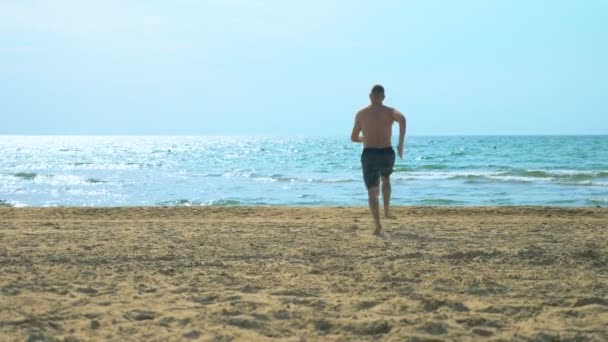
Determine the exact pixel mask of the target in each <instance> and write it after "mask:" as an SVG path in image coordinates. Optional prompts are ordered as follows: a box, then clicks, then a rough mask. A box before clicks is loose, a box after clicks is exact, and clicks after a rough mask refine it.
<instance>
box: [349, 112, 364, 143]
mask: <svg viewBox="0 0 608 342" xmlns="http://www.w3.org/2000/svg"><path fill="white" fill-rule="evenodd" d="M360 133H361V124H360V123H359V113H357V115H356V116H355V126H354V127H353V132H352V133H351V134H350V140H351V141H352V142H355V143H362V142H363V137H362V136H360V135H359V134H360Z"/></svg>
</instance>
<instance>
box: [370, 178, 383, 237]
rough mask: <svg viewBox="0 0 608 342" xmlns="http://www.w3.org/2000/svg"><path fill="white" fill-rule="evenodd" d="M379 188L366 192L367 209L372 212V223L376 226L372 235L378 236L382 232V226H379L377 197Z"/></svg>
mask: <svg viewBox="0 0 608 342" xmlns="http://www.w3.org/2000/svg"><path fill="white" fill-rule="evenodd" d="M379 190H380V189H379V187H378V186H375V187H372V188H369V189H368V190H367V196H368V199H369V209H370V210H371V211H372V216H373V217H374V223H375V224H376V230H374V235H380V234H381V232H382V225H380V208H379V207H380V204H379V203H378V196H379V195H380V193H379V192H380V191H379Z"/></svg>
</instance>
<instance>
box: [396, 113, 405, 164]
mask: <svg viewBox="0 0 608 342" xmlns="http://www.w3.org/2000/svg"><path fill="white" fill-rule="evenodd" d="M393 120H395V121H397V122H398V123H399V145H398V146H397V153H399V158H401V159H403V141H404V140H405V129H406V121H405V116H403V114H401V113H400V112H399V111H398V110H396V109H393Z"/></svg>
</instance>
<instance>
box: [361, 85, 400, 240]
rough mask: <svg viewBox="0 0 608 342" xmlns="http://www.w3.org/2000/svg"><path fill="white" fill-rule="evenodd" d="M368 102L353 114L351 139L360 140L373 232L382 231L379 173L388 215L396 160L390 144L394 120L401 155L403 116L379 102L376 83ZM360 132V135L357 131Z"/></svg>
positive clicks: (381, 90)
mask: <svg viewBox="0 0 608 342" xmlns="http://www.w3.org/2000/svg"><path fill="white" fill-rule="evenodd" d="M369 99H370V100H371V102H372V103H371V105H369V106H367V107H365V108H363V109H362V110H360V111H359V112H358V113H357V115H356V116H355V127H353V132H352V134H351V136H350V139H351V140H352V141H353V142H356V143H363V146H364V149H363V153H362V154H361V166H362V168H363V180H364V181H365V186H366V187H367V195H368V197H369V208H370V209H371V211H372V216H373V217H374V223H375V224H376V230H374V235H376V236H381V235H382V225H381V224H380V213H379V211H380V209H379V208H378V207H379V204H378V196H379V185H380V177H382V199H383V201H384V217H386V218H391V215H390V212H389V205H390V200H391V181H390V178H389V177H390V175H391V173H392V172H393V165H394V164H395V151H394V150H393V147H392V146H391V134H392V128H393V123H394V122H395V121H397V122H398V123H399V145H398V146H397V153H398V154H399V158H401V159H403V139H404V138H405V117H404V116H403V114H401V113H400V112H399V111H398V110H396V109H394V108H391V107H387V106H385V105H383V104H382V101H384V87H382V86H381V85H375V86H374V87H373V88H372V91H371V93H370V94H369ZM361 132H363V135H360V133H361Z"/></svg>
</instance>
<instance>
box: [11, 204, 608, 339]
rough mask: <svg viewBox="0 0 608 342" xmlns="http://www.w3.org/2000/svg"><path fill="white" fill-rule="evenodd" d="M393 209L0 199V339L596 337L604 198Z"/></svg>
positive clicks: (607, 218)
mask: <svg viewBox="0 0 608 342" xmlns="http://www.w3.org/2000/svg"><path fill="white" fill-rule="evenodd" d="M394 214H395V215H396V216H397V219H395V220H390V221H384V224H385V229H386V232H387V233H388V236H387V237H386V238H376V237H374V236H372V235H371V217H370V215H369V212H368V209H367V208H340V207H338V208H276V207H251V208H250V207H231V208H226V207H177V208H176V207H172V208H168V207H130V208H0V270H1V272H0V340H2V341H13V340H14V341H38V340H42V341H55V340H58V341H77V340H78V341H88V340H111V341H176V340H201V341H232V340H235V341H254V340H268V339H278V340H285V341H315V340H329V341H363V340H386V341H444V340H445V341H450V340H458V341H466V340H494V341H511V340H517V341H553V340H572V341H605V340H608V209H604V208H548V207H500V208H499V207H480V208H454V207H399V208H396V209H395V210H394Z"/></svg>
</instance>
